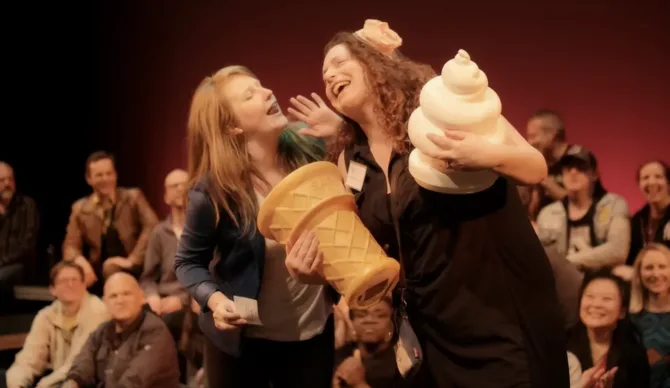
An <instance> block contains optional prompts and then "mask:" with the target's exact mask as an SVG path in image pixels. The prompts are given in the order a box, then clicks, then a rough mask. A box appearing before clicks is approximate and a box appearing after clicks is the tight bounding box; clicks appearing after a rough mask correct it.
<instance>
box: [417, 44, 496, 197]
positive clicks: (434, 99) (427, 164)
mask: <svg viewBox="0 0 670 388" xmlns="http://www.w3.org/2000/svg"><path fill="white" fill-rule="evenodd" d="M419 102H420V106H419V108H417V109H416V110H415V111H414V112H412V115H411V116H410V118H409V123H408V133H409V138H410V141H411V142H412V144H413V145H414V147H415V149H414V150H413V151H412V153H411V154H410V156H409V172H410V174H412V176H413V177H414V179H415V180H416V181H417V183H418V184H419V185H420V186H422V187H424V188H426V189H428V190H431V191H437V192H441V193H450V194H469V193H475V192H479V191H482V190H486V189H487V188H489V187H491V185H493V183H494V182H495V180H496V179H497V178H498V175H497V174H496V173H494V172H493V171H488V170H487V171H476V172H464V171H455V170H452V169H449V168H448V167H447V164H446V163H445V162H444V161H441V160H436V159H433V158H430V157H428V156H427V155H426V154H424V153H423V152H422V150H423V151H430V150H431V149H432V150H436V149H437V148H438V147H437V146H436V145H435V144H434V143H433V142H431V141H430V140H429V139H428V138H427V137H426V134H428V133H434V134H437V135H441V136H444V130H445V129H459V130H462V131H468V132H471V133H473V134H475V135H477V136H482V137H484V138H485V139H486V140H487V141H489V142H492V143H501V142H503V141H504V139H505V133H506V127H507V125H509V124H508V122H507V120H505V118H504V117H503V116H501V114H500V112H501V110H502V105H501V103H500V98H499V97H498V95H497V94H496V92H494V91H493V90H492V89H491V88H489V87H488V79H487V78H486V74H484V72H483V71H481V70H480V69H479V67H477V64H476V63H474V62H472V61H471V60H470V55H468V53H467V52H465V51H464V50H459V51H458V54H456V56H455V57H454V58H453V59H451V60H450V61H449V62H447V63H446V64H445V65H444V67H443V68H442V75H440V76H437V77H435V78H433V79H431V80H430V81H428V83H426V85H425V86H424V87H423V89H422V90H421V95H420V100H419Z"/></svg>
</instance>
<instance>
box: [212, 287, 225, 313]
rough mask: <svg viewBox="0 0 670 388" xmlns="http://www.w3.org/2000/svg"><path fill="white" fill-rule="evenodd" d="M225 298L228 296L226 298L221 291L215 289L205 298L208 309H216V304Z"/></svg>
mask: <svg viewBox="0 0 670 388" xmlns="http://www.w3.org/2000/svg"><path fill="white" fill-rule="evenodd" d="M227 299H228V298H226V296H225V295H223V293H222V292H221V291H216V292H214V293H213V294H212V296H210V297H209V299H208V300H207V307H209V309H210V310H212V311H214V310H216V307H217V306H218V305H220V304H221V303H223V302H225V301H226V300H227Z"/></svg>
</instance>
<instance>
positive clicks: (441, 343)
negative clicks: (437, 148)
mask: <svg viewBox="0 0 670 388" xmlns="http://www.w3.org/2000/svg"><path fill="white" fill-rule="evenodd" d="M359 139H361V140H360V141H359V142H358V143H357V144H355V145H354V146H352V147H350V148H349V149H347V150H346V151H345V161H346V164H347V168H348V164H349V161H351V160H354V161H356V162H358V163H361V164H364V165H365V166H367V173H366V177H365V181H364V184H363V188H362V191H361V192H355V196H356V201H357V204H358V208H359V212H360V217H361V219H362V221H363V222H364V223H365V225H366V226H367V227H368V228H369V229H370V232H371V233H372V235H373V236H374V237H375V238H376V239H377V240H378V242H379V243H380V244H381V245H385V244H388V245H389V250H388V253H389V255H390V256H392V257H399V254H398V253H399V252H398V249H397V247H395V245H396V244H393V241H394V239H395V232H394V228H393V224H392V222H391V221H390V215H389V210H386V211H385V210H384V209H385V208H386V209H390V212H391V214H392V215H393V216H394V217H397V219H398V223H399V229H400V245H401V251H402V256H403V258H404V266H405V271H406V281H407V298H408V301H407V302H408V313H409V316H410V319H411V322H412V325H413V327H414V329H415V331H416V332H417V335H418V337H419V339H420V341H421V342H422V345H423V347H424V354H425V357H426V358H425V362H424V364H423V365H424V368H423V370H422V371H421V372H420V373H419V374H420V375H423V376H427V375H429V378H428V381H429V382H428V383H422V384H428V385H429V386H439V387H447V386H448V387H452V386H459V387H461V386H462V387H478V388H487V387H496V388H498V387H511V386H527V385H528V384H529V383H532V386H533V387H544V388H549V387H568V386H569V379H568V366H567V356H566V350H565V349H566V347H565V338H564V337H565V333H564V330H563V324H562V319H561V313H560V309H559V307H558V301H557V296H556V290H555V283H554V278H553V274H552V270H551V267H550V265H549V261H548V259H547V256H546V254H545V251H544V249H543V248H542V245H541V243H540V241H539V240H538V238H537V236H536V235H535V232H534V230H533V228H532V226H531V224H530V222H529V220H528V216H527V212H526V209H525V208H524V207H523V205H522V203H521V200H520V198H519V196H518V193H517V189H516V186H515V185H514V184H513V183H512V182H511V181H509V180H506V179H503V178H500V179H498V180H497V181H496V182H495V184H494V185H493V186H492V187H491V188H489V189H488V190H485V191H483V192H480V193H476V194H470V195H446V194H440V193H436V192H432V191H428V190H425V189H423V188H421V187H419V186H418V185H417V184H416V182H415V181H414V179H413V178H412V176H411V175H410V174H409V171H408V168H407V161H408V155H396V154H394V155H392V157H391V163H390V168H389V176H390V180H391V186H392V188H393V189H392V193H391V194H390V195H389V196H388V197H387V196H384V194H385V193H386V180H385V177H384V173H383V171H382V169H381V168H380V167H379V166H378V165H377V164H376V163H375V161H374V159H373V157H372V154H371V152H370V149H369V146H368V144H367V140H366V139H365V138H364V136H360V133H359ZM384 202H386V203H384ZM422 380H423V377H422Z"/></svg>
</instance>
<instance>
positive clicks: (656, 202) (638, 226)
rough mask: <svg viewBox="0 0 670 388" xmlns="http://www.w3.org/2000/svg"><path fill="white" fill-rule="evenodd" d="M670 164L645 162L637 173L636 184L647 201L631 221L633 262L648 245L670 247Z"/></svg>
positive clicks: (630, 257)
mask: <svg viewBox="0 0 670 388" xmlns="http://www.w3.org/2000/svg"><path fill="white" fill-rule="evenodd" d="M668 182H670V166H668V164H667V163H666V162H664V161H661V160H654V161H651V162H648V163H645V164H643V165H642V167H640V169H639V170H638V172H637V183H638V185H639V186H640V191H641V192H642V195H643V196H644V199H645V201H646V202H647V204H646V205H645V206H644V207H643V208H642V209H640V210H639V211H638V212H637V213H635V215H634V216H633V219H632V220H631V238H630V252H629V253H628V260H627V261H626V264H628V265H633V261H634V260H635V258H636V257H637V256H638V253H640V250H641V249H642V248H643V247H644V246H645V244H648V243H651V242H657V243H662V244H664V245H665V246H666V247H670V184H668Z"/></svg>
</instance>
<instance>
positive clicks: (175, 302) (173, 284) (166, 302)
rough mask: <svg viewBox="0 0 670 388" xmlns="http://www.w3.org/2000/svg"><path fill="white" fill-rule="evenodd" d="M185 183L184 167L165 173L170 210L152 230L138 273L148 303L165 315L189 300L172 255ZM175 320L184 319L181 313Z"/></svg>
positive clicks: (180, 222) (181, 220)
mask: <svg viewBox="0 0 670 388" xmlns="http://www.w3.org/2000/svg"><path fill="white" fill-rule="evenodd" d="M187 183H188V174H187V173H186V171H184V170H179V169H178V170H173V171H171V172H170V173H169V174H168V175H167V177H165V203H166V204H167V205H168V206H169V207H170V214H169V215H168V216H167V218H166V219H165V220H163V222H161V223H160V224H158V225H157V226H156V227H155V228H154V230H153V231H152V233H151V237H150V238H149V245H148V246H147V252H146V255H145V257H144V271H143V272H142V275H141V276H140V284H141V285H142V288H143V289H144V293H145V295H146V297H147V303H148V304H149V307H150V308H151V310H152V311H153V312H155V313H156V314H158V315H160V316H164V317H168V316H169V315H170V314H174V313H177V312H180V311H183V309H184V307H185V306H186V305H187V304H188V301H189V295H188V293H187V292H186V290H185V289H184V288H183V287H182V286H181V284H179V281H177V276H176V275H175V273H174V255H175V253H176V251H177V243H178V242H179V236H181V231H182V229H183V228H184V219H185V217H186V215H185V210H184V205H185V195H186V185H187ZM167 321H172V319H168V320H167ZM178 321H179V323H181V322H182V321H183V314H182V315H181V319H178ZM166 323H167V322H166ZM171 330H172V328H171Z"/></svg>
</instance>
